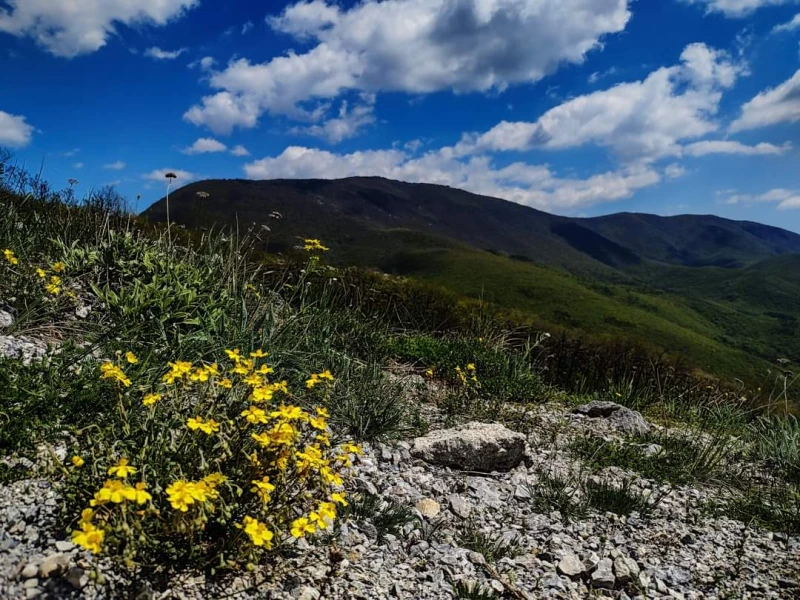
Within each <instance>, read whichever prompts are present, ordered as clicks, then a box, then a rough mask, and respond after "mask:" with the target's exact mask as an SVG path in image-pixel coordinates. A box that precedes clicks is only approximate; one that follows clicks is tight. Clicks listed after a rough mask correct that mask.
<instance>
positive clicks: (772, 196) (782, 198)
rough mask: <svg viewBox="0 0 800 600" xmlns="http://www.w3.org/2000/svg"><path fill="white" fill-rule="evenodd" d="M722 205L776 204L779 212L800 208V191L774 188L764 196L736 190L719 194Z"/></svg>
mask: <svg viewBox="0 0 800 600" xmlns="http://www.w3.org/2000/svg"><path fill="white" fill-rule="evenodd" d="M717 195H718V196H720V198H721V199H720V202H721V203H722V204H728V205H737V204H763V203H770V202H771V203H776V205H777V208H778V209H779V210H785V209H789V208H800V191H798V190H788V189H785V188H774V189H771V190H769V191H767V192H764V193H763V194H739V193H737V192H736V190H725V191H722V192H717Z"/></svg>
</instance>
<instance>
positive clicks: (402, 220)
mask: <svg viewBox="0 0 800 600" xmlns="http://www.w3.org/2000/svg"><path fill="white" fill-rule="evenodd" d="M199 191H203V192H206V193H207V194H209V197H208V198H205V199H204V198H200V197H198V196H197V195H196V193H197V192H199ZM170 203H171V207H170V208H171V211H172V215H171V216H172V218H173V220H174V221H175V222H178V223H183V224H185V225H187V226H189V227H207V226H208V225H209V224H211V223H217V224H229V225H230V224H234V223H238V224H239V226H240V227H246V226H249V225H250V224H252V223H257V224H269V225H270V226H272V225H273V224H274V221H272V220H271V219H270V218H269V214H270V213H271V212H273V211H278V212H280V213H282V214H283V216H284V222H283V223H281V227H280V230H278V229H277V228H276V232H275V233H276V235H275V236H274V238H273V240H272V242H271V243H272V246H273V248H274V249H275V250H277V251H281V250H283V249H285V248H287V247H289V246H291V245H292V244H293V243H294V242H295V240H294V237H293V236H304V237H320V238H325V240H326V242H329V244H330V245H331V246H332V248H333V250H334V255H336V254H339V253H345V254H346V253H347V247H348V246H350V245H352V244H359V242H360V241H361V240H362V239H364V238H371V237H372V236H373V235H374V233H375V231H376V230H377V231H385V230H396V229H407V230H411V231H415V232H420V233H425V234H430V235H433V236H440V237H446V238H450V239H453V240H458V241H460V242H463V243H465V244H468V245H470V246H473V247H476V248H481V249H484V250H488V251H495V252H498V251H499V252H503V253H506V254H509V255H517V256H524V257H527V258H530V259H531V260H534V261H536V262H537V263H540V264H545V265H550V266H556V267H560V268H564V269H566V270H569V271H571V272H575V273H581V274H593V273H595V272H596V271H600V272H603V271H606V270H607V268H608V267H611V268H612V269H618V268H620V267H623V268H624V267H629V266H632V265H638V264H640V263H641V262H643V261H654V262H659V263H665V264H671V265H682V266H722V267H742V266H746V265H748V264H752V263H754V262H757V261H759V260H764V259H766V258H770V257H772V256H777V255H781V254H791V253H800V235H797V234H794V233H791V232H788V231H785V230H782V229H779V228H777V227H769V226H767V225H761V224H758V223H752V222H748V221H731V220H728V219H722V218H720V217H715V216H710V215H708V216H706V215H683V216H678V217H659V216H655V215H644V214H633V213H620V214H614V215H608V216H604V217H595V218H589V219H577V218H569V217H560V216H557V215H552V214H549V213H546V212H542V211H539V210H536V209H533V208H529V207H526V206H522V205H520V204H516V203H514V202H509V201H506V200H501V199H498V198H491V197H488V196H480V195H477V194H472V193H470V192H465V191H463V190H458V189H454V188H450V187H446V186H441V185H432V184H423V183H403V182H399V181H392V180H389V179H384V178H380V177H350V178H347V179H339V180H322V179H310V180H286V179H282V180H271V181H251V180H207V181H200V182H196V183H192V184H190V185H187V186H185V187H183V188H181V189H179V190H176V191H175V192H173V193H172V194H171V197H170ZM145 215H147V216H148V217H150V218H152V219H154V220H162V221H163V220H165V219H166V204H165V201H164V200H163V199H162V200H161V201H159V202H157V203H155V204H154V205H152V206H151V207H150V208H148V209H147V210H146V211H145Z"/></svg>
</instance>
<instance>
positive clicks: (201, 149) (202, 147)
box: [181, 138, 228, 154]
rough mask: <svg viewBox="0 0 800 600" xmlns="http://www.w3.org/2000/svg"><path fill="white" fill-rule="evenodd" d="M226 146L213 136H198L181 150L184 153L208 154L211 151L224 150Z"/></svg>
mask: <svg viewBox="0 0 800 600" xmlns="http://www.w3.org/2000/svg"><path fill="white" fill-rule="evenodd" d="M227 149H228V147H227V146H226V145H225V144H223V143H222V142H220V141H217V140H215V139H214V138H199V139H198V140H196V141H195V143H194V144H192V145H191V146H189V147H188V148H184V149H183V150H181V152H183V153H184V154H209V153H211V152H225V151H226V150H227Z"/></svg>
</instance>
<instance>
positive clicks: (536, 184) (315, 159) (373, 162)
mask: <svg viewBox="0 0 800 600" xmlns="http://www.w3.org/2000/svg"><path fill="white" fill-rule="evenodd" d="M244 170H245V173H246V175H247V176H248V177H250V178H253V179H273V178H315V177H318V178H338V177H350V176H356V175H362V176H383V177H388V178H391V179H399V180H401V181H409V182H426V183H437V184H441V185H449V186H453V187H458V188H462V189H466V190H470V191H472V192H475V193H479V194H487V195H490V196H496V197H500V198H505V199H507V200H511V201H513V202H517V203H520V204H525V205H528V206H535V207H538V208H544V209H558V210H566V211H572V210H575V209H578V208H583V207H586V206H590V205H593V204H598V203H602V202H613V201H616V200H621V199H624V198H629V197H630V196H632V195H633V194H634V193H635V192H636V191H637V190H639V189H643V188H646V187H649V186H652V185H654V184H656V183H658V182H659V181H660V180H661V174H660V173H659V172H658V171H656V170H655V169H653V168H652V167H649V166H642V165H638V166H636V165H635V166H631V167H628V168H624V169H620V170H618V171H609V172H606V173H599V174H596V175H592V176H590V177H588V178H586V179H579V178H561V177H558V176H556V174H554V173H553V172H552V171H551V170H550V168H549V167H547V166H546V165H529V164H525V163H521V162H517V163H513V164H511V165H508V166H505V167H502V168H497V167H495V166H494V165H492V163H491V161H490V159H489V158H488V157H485V156H474V157H471V158H469V159H460V158H457V157H456V156H455V154H454V153H453V149H452V148H449V147H445V148H440V149H439V150H435V151H431V152H427V153H425V154H423V155H422V156H419V157H414V156H412V155H411V154H408V153H406V152H404V151H402V150H397V149H392V150H367V151H359V152H353V153H350V154H334V153H332V152H328V151H326V150H318V149H313V148H304V147H299V146H291V147H289V148H286V149H285V150H284V151H283V152H282V153H281V154H280V155H278V156H276V157H267V158H263V159H260V160H256V161H253V162H251V163H248V164H246V165H245V167H244Z"/></svg>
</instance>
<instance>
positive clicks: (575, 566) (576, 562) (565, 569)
mask: <svg viewBox="0 0 800 600" xmlns="http://www.w3.org/2000/svg"><path fill="white" fill-rule="evenodd" d="M558 571H559V573H561V574H562V575H566V576H567V577H578V576H579V575H581V574H582V573H584V572H585V571H586V567H584V565H583V563H582V562H581V560H580V559H579V558H578V557H577V556H575V555H574V554H573V553H572V552H569V553H567V554H565V555H564V557H563V558H562V559H561V560H560V561H559V562H558Z"/></svg>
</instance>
